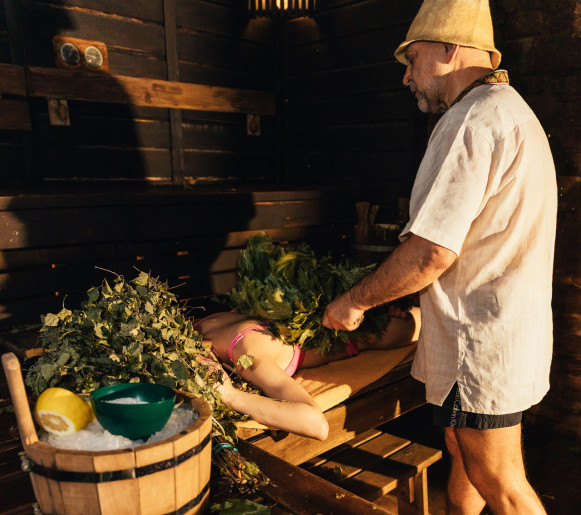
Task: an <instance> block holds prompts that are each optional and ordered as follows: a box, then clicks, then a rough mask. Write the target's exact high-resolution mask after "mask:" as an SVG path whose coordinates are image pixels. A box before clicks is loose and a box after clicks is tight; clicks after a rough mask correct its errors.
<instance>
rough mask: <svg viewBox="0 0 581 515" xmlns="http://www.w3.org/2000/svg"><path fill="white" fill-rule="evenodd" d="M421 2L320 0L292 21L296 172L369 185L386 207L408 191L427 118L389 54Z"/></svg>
mask: <svg viewBox="0 0 581 515" xmlns="http://www.w3.org/2000/svg"><path fill="white" fill-rule="evenodd" d="M420 5H421V0H412V1H405V2H386V1H384V0H361V1H357V2H354V1H350V0H319V1H318V2H317V14H316V16H315V19H314V20H309V19H299V20H294V21H291V22H290V23H288V26H287V27H286V29H287V33H286V34H285V35H284V37H285V39H286V46H287V55H286V56H283V58H282V60H283V62H285V63H286V66H285V69H286V73H287V79H286V82H287V84H288V91H287V94H288V110H287V113H286V114H287V116H288V120H289V123H288V135H287V138H288V146H289V149H288V163H287V173H288V174H289V175H290V176H291V177H293V179H294V180H296V181H299V182H303V183H308V184H313V183H315V184H361V185H365V186H366V187H367V188H368V189H369V190H370V200H372V201H373V202H376V201H377V202H378V203H381V204H383V206H385V207H387V208H389V207H393V206H395V205H397V198H398V197H400V196H404V197H405V196H409V194H410V191H411V185H412V182H413V178H414V176H415V172H416V170H417V165H418V164H419V159H420V158H421V155H422V154H423V150H424V148H425V141H426V137H427V133H426V126H427V124H426V116H425V115H422V114H421V113H420V112H419V110H418V109H417V103H416V101H415V99H414V98H413V96H412V95H411V94H410V93H409V90H408V89H407V88H405V87H404V86H403V84H402V79H403V74H404V71H405V68H404V66H402V65H401V64H400V63H399V62H397V61H396V60H395V58H394V57H393V52H394V50H395V48H396V47H397V45H398V44H399V43H400V42H401V41H402V40H403V39H404V38H405V34H406V32H407V29H408V27H409V23H410V22H411V20H412V19H413V17H414V16H415V13H416V12H417V10H418V8H419V6H420ZM279 114H280V115H281V116H282V115H283V114H284V113H279ZM372 192H373V193H372ZM374 193H375V195H374ZM371 197H373V198H371Z"/></svg>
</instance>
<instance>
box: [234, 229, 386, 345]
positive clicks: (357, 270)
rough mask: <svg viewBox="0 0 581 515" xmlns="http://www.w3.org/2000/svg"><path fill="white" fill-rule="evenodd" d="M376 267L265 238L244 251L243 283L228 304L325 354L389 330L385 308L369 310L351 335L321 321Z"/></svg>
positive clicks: (240, 267) (256, 239) (288, 339)
mask: <svg viewBox="0 0 581 515" xmlns="http://www.w3.org/2000/svg"><path fill="white" fill-rule="evenodd" d="M375 266H376V265H369V266H365V267H360V266H357V265H355V264H353V263H352V262H350V261H349V260H348V259H343V260H342V261H339V262H336V261H334V260H333V258H332V257H331V256H324V257H317V256H316V255H315V253H314V251H313V250H312V248H311V247H309V246H308V245H307V244H305V243H301V244H299V245H297V246H296V247H295V248H290V247H287V246H284V245H277V244H275V243H273V241H272V240H271V239H270V238H269V237H268V236H266V235H264V234H262V235H258V236H254V237H252V238H251V239H250V240H249V242H248V246H247V247H246V249H245V250H243V251H242V253H241V256H240V260H239V262H238V270H237V274H238V280H237V284H236V286H235V287H234V288H233V289H232V291H231V292H230V293H228V294H227V295H226V298H225V302H226V303H227V304H228V305H229V306H230V307H231V308H232V309H236V310H237V311H239V312H240V313H243V314H245V315H248V316H249V317H252V318H257V319H260V320H264V321H266V322H269V324H270V326H269V329H270V330H271V331H272V332H273V333H274V334H275V335H276V336H277V337H279V338H280V339H281V340H282V341H283V342H285V343H287V344H289V345H299V346H300V347H301V348H302V349H317V350H318V351H319V352H321V353H325V352H329V351H331V350H333V349H334V348H335V346H339V345H344V344H345V343H347V341H348V339H357V338H360V337H361V335H362V334H363V333H365V332H372V333H374V334H380V333H381V332H382V331H383V330H384V328H385V325H386V323H387V321H388V315H387V313H386V312H385V310H383V309H381V308H376V309H373V310H370V311H368V312H367V313H366V314H365V321H364V323H363V324H362V325H361V326H360V328H359V329H357V330H356V331H353V332H350V333H347V332H345V331H334V330H331V329H328V328H326V327H324V326H323V325H322V322H321V321H322V318H323V314H324V313H325V308H326V307H327V305H328V304H329V303H330V302H331V301H332V300H334V299H335V298H337V297H338V296H339V295H341V294H343V293H345V292H346V291H347V290H349V289H350V288H351V287H352V286H353V285H354V284H355V283H357V282H358V281H360V280H361V279H362V278H363V277H365V276H366V275H367V274H369V273H370V272H371V271H372V270H373V269H374V268H375Z"/></svg>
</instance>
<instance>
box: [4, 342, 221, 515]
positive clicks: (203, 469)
mask: <svg viewBox="0 0 581 515" xmlns="http://www.w3.org/2000/svg"><path fill="white" fill-rule="evenodd" d="M2 364H3V367H4V371H5V373H6V378H7V380H8V386H9V388H10V395H11V397H12V402H13V404H14V411H15V413H16V418H17V420H18V426H19V429H20V438H21V440H22V445H23V447H24V452H25V454H26V458H25V463H26V462H27V463H28V467H29V471H30V478H31V481H32V486H33V489H34V494H35V497H36V500H37V501H38V504H39V505H40V509H41V511H42V512H43V513H44V514H71V515H77V514H79V513H83V514H85V515H86V514H100V515H106V514H115V515H121V514H128V515H129V514H131V515H135V514H156V515H157V514H166V513H176V512H177V513H180V514H189V513H203V512H204V511H205V510H206V508H207V505H208V502H209V481H210V467H211V431H212V417H211V408H210V406H209V405H208V403H206V402H204V401H203V400H201V399H198V398H196V397H191V396H189V395H188V396H187V397H186V398H185V401H184V402H188V403H191V406H192V408H193V410H194V411H195V412H196V413H198V418H197V419H196V420H195V422H194V423H193V424H191V425H190V426H189V427H187V428H186V429H185V430H183V431H181V432H179V433H178V434H176V435H174V436H173V437H170V438H167V439H165V440H162V441H160V442H156V443H151V444H146V445H142V446H139V447H135V448H129V449H121V450H114V451H79V450H67V449H61V448H57V447H54V446H52V445H48V444H46V443H44V442H41V441H39V439H38V435H37V432H36V428H35V426H34V422H33V418H32V414H31V411H30V406H29V403H28V398H27V396H26V391H25V389H24V382H23V380H22V374H21V371H20V363H19V361H18V359H17V358H16V356H15V355H14V354H13V353H7V354H4V355H3V356H2Z"/></svg>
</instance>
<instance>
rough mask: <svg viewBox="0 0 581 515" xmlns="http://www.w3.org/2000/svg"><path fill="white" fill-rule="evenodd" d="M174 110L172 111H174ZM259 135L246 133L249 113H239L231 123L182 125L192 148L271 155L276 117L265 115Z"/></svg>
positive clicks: (186, 145) (188, 145)
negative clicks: (253, 135) (254, 135)
mask: <svg viewBox="0 0 581 515" xmlns="http://www.w3.org/2000/svg"><path fill="white" fill-rule="evenodd" d="M172 112H173V110H172ZM260 125H261V127H260V136H259V137H250V136H247V135H246V116H237V118H236V120H232V121H230V122H228V123H220V122H218V123H212V124H210V123H208V122H207V121H199V122H198V121H193V122H192V121H188V123H186V124H184V127H183V139H184V143H183V144H184V147H186V148H187V149H189V150H193V149H202V150H223V151H226V152H229V153H238V152H240V153H256V152H262V153H266V154H269V153H270V154H272V153H273V152H274V147H275V137H276V134H275V130H276V127H275V119H274V118H272V117H262V118H261V120H260Z"/></svg>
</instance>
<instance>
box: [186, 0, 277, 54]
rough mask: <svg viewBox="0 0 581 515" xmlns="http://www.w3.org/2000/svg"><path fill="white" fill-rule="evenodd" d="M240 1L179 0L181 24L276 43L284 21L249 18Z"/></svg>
mask: <svg viewBox="0 0 581 515" xmlns="http://www.w3.org/2000/svg"><path fill="white" fill-rule="evenodd" d="M232 3H233V4H235V3H236V5H231V6H225V5H217V4H215V3H213V2H208V1H207V0H203V1H197V2H192V1H190V0H178V12H179V13H180V18H179V25H180V27H182V28H187V29H188V30H191V31H197V32H201V31H205V32H211V33H213V34H220V35H223V36H227V37H229V38H232V37H236V38H240V39H241V40H243V41H252V42H254V43H258V44H261V45H276V44H277V41H278V31H279V29H280V24H279V23H278V22H277V21H276V20H273V19H269V18H259V19H253V20H249V19H248V9H247V6H246V5H245V3H243V2H239V1H238V2H232Z"/></svg>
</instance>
